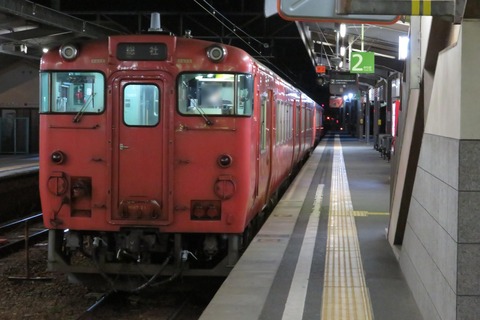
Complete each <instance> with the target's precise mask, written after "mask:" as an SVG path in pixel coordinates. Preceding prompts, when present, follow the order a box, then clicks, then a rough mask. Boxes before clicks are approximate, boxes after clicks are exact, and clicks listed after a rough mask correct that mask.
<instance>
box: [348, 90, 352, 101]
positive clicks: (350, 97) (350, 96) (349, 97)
mask: <svg viewBox="0 0 480 320" xmlns="http://www.w3.org/2000/svg"><path fill="white" fill-rule="evenodd" d="M352 98H353V93H351V92H350V93H349V94H348V99H350V100H351V99H352Z"/></svg>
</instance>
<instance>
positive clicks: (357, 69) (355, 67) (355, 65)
mask: <svg viewBox="0 0 480 320" xmlns="http://www.w3.org/2000/svg"><path fill="white" fill-rule="evenodd" d="M356 59H358V61H357V62H356V63H355V62H354V61H355V60H356ZM362 62H363V56H362V55H361V54H358V53H352V63H353V67H352V68H351V69H350V70H351V71H354V72H360V71H363V68H360V66H361V65H362Z"/></svg>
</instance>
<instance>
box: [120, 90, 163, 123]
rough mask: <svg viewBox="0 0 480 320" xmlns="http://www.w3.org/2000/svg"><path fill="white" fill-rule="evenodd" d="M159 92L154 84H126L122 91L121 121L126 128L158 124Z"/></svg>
mask: <svg viewBox="0 0 480 320" xmlns="http://www.w3.org/2000/svg"><path fill="white" fill-rule="evenodd" d="M159 101H160V90H159V89H158V87H157V86H156V85H154V84H128V85H126V86H125V88H124V90H123V121H124V122H125V124H126V125H127V126H141V127H153V126H156V125H157V124H158V122H159V118H160V117H159Z"/></svg>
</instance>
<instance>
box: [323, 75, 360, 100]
mask: <svg viewBox="0 0 480 320" xmlns="http://www.w3.org/2000/svg"><path fill="white" fill-rule="evenodd" d="M329 89H330V93H331V94H339V95H344V94H345V93H347V92H352V93H353V92H356V91H357V90H358V75H357V74H356V73H350V72H348V71H330V87H329Z"/></svg>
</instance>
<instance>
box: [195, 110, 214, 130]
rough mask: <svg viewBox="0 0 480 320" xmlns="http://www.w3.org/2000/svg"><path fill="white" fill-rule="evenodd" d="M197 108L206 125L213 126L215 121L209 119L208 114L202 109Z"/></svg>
mask: <svg viewBox="0 0 480 320" xmlns="http://www.w3.org/2000/svg"><path fill="white" fill-rule="evenodd" d="M195 108H196V109H197V110H198V113H200V115H201V116H202V118H203V119H204V120H205V123H206V124H207V126H212V125H213V121H212V120H210V119H208V117H207V114H206V113H205V111H203V109H202V107H200V106H196V107H195Z"/></svg>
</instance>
